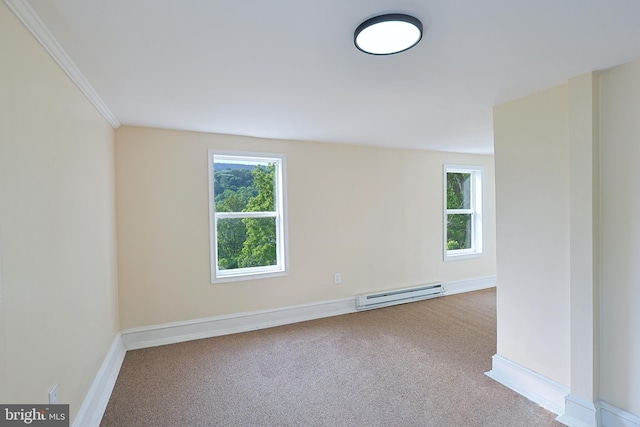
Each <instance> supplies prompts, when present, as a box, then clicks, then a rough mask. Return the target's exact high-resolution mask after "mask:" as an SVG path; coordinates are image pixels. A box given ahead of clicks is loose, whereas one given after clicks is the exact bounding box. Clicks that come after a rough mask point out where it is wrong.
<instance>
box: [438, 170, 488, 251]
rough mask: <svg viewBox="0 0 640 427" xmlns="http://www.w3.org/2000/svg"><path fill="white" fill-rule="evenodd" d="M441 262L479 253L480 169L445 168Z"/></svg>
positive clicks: (480, 223) (480, 214) (480, 212)
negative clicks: (442, 257) (443, 237)
mask: <svg viewBox="0 0 640 427" xmlns="http://www.w3.org/2000/svg"><path fill="white" fill-rule="evenodd" d="M444 169H445V173H444V182H445V185H444V208H445V209H444V210H445V212H444V218H445V224H444V236H445V239H444V254H445V257H444V258H445V260H449V259H460V258H464V257H468V256H477V255H480V254H482V176H483V168H482V167H481V166H460V165H445V168H444Z"/></svg>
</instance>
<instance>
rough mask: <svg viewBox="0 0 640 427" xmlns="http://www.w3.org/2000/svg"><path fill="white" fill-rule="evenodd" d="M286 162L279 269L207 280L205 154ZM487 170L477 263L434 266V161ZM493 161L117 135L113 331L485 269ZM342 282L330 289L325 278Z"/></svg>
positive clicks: (137, 131) (490, 265)
mask: <svg viewBox="0 0 640 427" xmlns="http://www.w3.org/2000/svg"><path fill="white" fill-rule="evenodd" d="M211 148H219V149H231V150H242V151H257V152H275V153H285V154H286V155H287V172H288V181H287V184H288V207H289V209H288V224H289V245H290V246H289V257H290V267H291V270H290V274H289V275H288V276H286V277H278V278H271V279H263V280H250V281H242V282H233V283H220V284H216V285H211V283H210V266H209V222H208V221H209V218H208V186H207V150H208V149H211ZM447 162H451V163H462V164H465V163H466V164H482V165H485V166H486V190H487V191H486V207H487V209H486V256H483V257H480V258H475V259H470V260H459V261H450V262H447V263H445V262H443V261H442V245H443V243H442V242H443V231H442V224H443V219H442V203H443V202H442V198H443V196H442V188H443V178H442V175H443V164H444V163H447ZM492 162H493V158H492V157H491V156H474V155H461V154H450V153H449V154H447V153H436V152H423V151H410V150H395V149H383V148H370V147H360V146H358V147H356V146H347V145H336V144H321V143H310V142H295V141H279V140H268V139H256V138H247V137H237V136H225V135H213V134H202V133H192V132H179V131H168V130H159V129H148V128H137V127H126V126H125V127H122V128H119V129H118V130H117V131H116V183H117V184H116V185H117V191H116V193H117V218H118V266H119V270H118V277H119V286H120V290H119V294H120V322H121V327H122V328H123V329H127V328H133V327H140V326H146V325H155V324H162V323H166V322H173V321H181V320H189V319H197V318H204V317H210V316H216V315H223V314H229V313H235V312H243V311H251V310H260V309H268V308H275V307H281V306H286V305H294V304H303V303H310V302H316V301H324V300H331V299H337V298H341V297H347V296H353V295H355V294H358V293H363V292H368V291H373V290H379V289H388V288H394V287H400V286H407V285H418V284H423V283H429V282H435V281H454V280H461V279H467V278H474V277H482V276H490V275H494V274H495V237H494V236H495V228H494V222H495V212H494V191H493V188H494V179H493V163H492ZM334 272H340V273H342V284H341V285H334V284H333V273H334Z"/></svg>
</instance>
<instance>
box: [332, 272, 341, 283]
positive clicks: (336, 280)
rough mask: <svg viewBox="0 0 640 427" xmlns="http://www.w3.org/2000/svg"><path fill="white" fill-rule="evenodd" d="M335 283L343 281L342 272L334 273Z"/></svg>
mask: <svg viewBox="0 0 640 427" xmlns="http://www.w3.org/2000/svg"><path fill="white" fill-rule="evenodd" d="M333 283H335V284H336V285H339V284H340V283H342V273H333Z"/></svg>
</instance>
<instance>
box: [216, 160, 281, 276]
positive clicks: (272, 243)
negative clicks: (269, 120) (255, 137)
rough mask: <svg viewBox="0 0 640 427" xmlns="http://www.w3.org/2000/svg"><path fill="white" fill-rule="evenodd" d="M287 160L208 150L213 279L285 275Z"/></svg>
mask: <svg viewBox="0 0 640 427" xmlns="http://www.w3.org/2000/svg"><path fill="white" fill-rule="evenodd" d="M284 160H285V158H284V156H283V155H262V154H251V153H223V152H218V151H215V150H211V151H210V152H209V175H210V176H209V185H210V211H211V218H210V222H211V225H210V228H211V276H212V282H222V281H229V280H244V279H249V278H259V277H265V276H272V275H280V274H285V273H286V248H285V231H286V230H285V215H284V212H285V209H284V206H285V203H284V202H285V201H284V194H285V192H284Z"/></svg>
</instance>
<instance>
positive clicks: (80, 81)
mask: <svg viewBox="0 0 640 427" xmlns="http://www.w3.org/2000/svg"><path fill="white" fill-rule="evenodd" d="M4 2H5V4H6V5H7V7H8V8H9V9H11V11H13V13H14V14H15V15H16V16H17V17H18V19H20V21H22V23H23V24H24V25H25V27H27V29H28V30H29V31H30V32H31V34H33V36H34V37H35V38H36V40H38V42H40V44H41V45H42V47H44V49H45V50H46V51H47V52H48V53H49V55H51V57H52V58H53V59H54V60H55V61H56V62H57V63H58V65H60V67H61V68H62V70H63V71H64V72H65V73H66V74H67V75H68V76H69V78H70V79H71V81H72V82H73V83H75V85H76V86H78V88H79V89H80V90H81V91H82V93H84V95H85V96H86V97H87V98H88V99H89V101H90V102H91V103H92V104H93V105H94V106H95V107H96V109H97V110H98V111H99V112H100V113H101V114H102V115H103V116H104V118H105V119H106V120H107V122H109V124H110V125H111V126H113V128H114V129H117V128H119V127H120V122H119V121H118V119H117V118H116V116H115V115H114V114H113V113H112V112H111V110H110V109H109V107H107V105H106V104H105V103H104V102H103V101H102V99H101V98H100V96H99V95H98V93H97V92H96V90H95V89H94V88H93V86H92V85H91V83H89V81H88V80H87V79H86V78H85V77H84V75H83V74H82V73H81V72H80V70H79V69H78V67H77V66H76V64H75V63H74V62H73V61H72V60H71V58H70V57H69V55H67V53H66V52H65V51H64V49H63V48H62V46H60V44H59V43H58V41H57V40H56V39H55V37H53V34H51V32H50V31H49V29H48V28H47V27H46V26H45V25H44V23H43V22H42V20H41V19H40V17H39V16H38V14H36V12H35V11H34V10H33V9H32V8H31V6H30V5H29V3H28V2H27V1H26V0H4Z"/></svg>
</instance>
